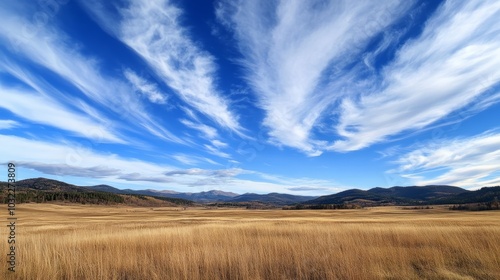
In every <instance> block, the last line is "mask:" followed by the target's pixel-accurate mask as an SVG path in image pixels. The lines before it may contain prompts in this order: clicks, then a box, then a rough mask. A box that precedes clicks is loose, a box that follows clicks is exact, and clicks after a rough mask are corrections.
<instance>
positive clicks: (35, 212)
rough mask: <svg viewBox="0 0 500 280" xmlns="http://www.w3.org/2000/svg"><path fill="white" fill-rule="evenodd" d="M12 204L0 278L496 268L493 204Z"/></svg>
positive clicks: (433, 274)
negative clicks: (479, 207) (458, 207)
mask: <svg viewBox="0 0 500 280" xmlns="http://www.w3.org/2000/svg"><path fill="white" fill-rule="evenodd" d="M17 208H18V209H17V212H16V215H17V217H18V221H17V223H16V224H17V227H16V230H17V233H16V245H17V264H16V272H10V271H8V270H7V264H6V261H5V260H6V257H5V256H6V253H7V252H8V248H7V246H8V244H7V242H6V240H7V236H8V232H7V229H8V228H7V227H6V226H2V227H1V230H0V238H3V239H5V240H4V241H2V242H0V252H2V253H1V254H2V256H4V257H3V258H2V268H1V269H2V271H1V272H0V278H2V279H33V280H34V279H50V280H54V279H162V280H163V279H186V280H193V279H210V280H214V279H500V211H482V212H465V211H450V210H448V209H447V208H444V207H435V208H434V209H401V208H398V207H376V208H370V209H356V210H287V211H285V210H245V209H211V210H209V209H201V208H198V209H189V208H188V209H187V210H183V209H182V208H173V207H165V208H144V207H143V208H140V207H135V208H134V207H124V206H119V207H118V206H117V207H110V206H95V205H57V204H20V205H18V206H17ZM0 219H1V220H2V221H4V223H5V225H7V224H8V223H7V210H6V209H4V210H2V211H1V213H0Z"/></svg>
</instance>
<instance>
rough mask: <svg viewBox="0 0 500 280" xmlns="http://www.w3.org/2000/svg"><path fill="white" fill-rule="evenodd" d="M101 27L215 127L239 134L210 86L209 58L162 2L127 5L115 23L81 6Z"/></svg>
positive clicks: (92, 6)
mask: <svg viewBox="0 0 500 280" xmlns="http://www.w3.org/2000/svg"><path fill="white" fill-rule="evenodd" d="M82 4H84V6H85V7H87V11H88V12H89V13H90V14H91V15H92V16H93V17H94V18H95V19H96V21H97V22H98V23H99V24H101V26H102V27H103V28H104V29H105V30H106V31H108V32H110V33H111V34H112V35H114V36H116V37H117V38H118V39H119V40H121V41H122V42H123V43H125V44H126V45H127V46H129V47H130V48H131V49H132V50H134V51H135V52H136V53H137V54H139V55H140V56H141V57H142V58H143V59H144V60H145V61H146V62H147V63H148V64H149V65H150V67H151V68H152V69H153V70H154V71H155V73H156V74H157V75H158V77H159V78H161V80H162V81H163V82H165V84H166V85H168V86H169V87H170V88H172V89H173V90H174V91H175V93H176V94H177V95H178V96H179V97H180V98H181V99H182V100H183V101H184V102H186V103H187V104H189V105H190V106H191V107H193V108H195V109H196V110H197V111H199V112H201V113H202V114H204V115H206V116H208V117H209V118H211V119H212V120H214V121H215V122H216V123H217V124H219V125H220V126H222V127H224V128H228V129H230V130H232V131H234V132H236V133H238V134H241V132H242V128H241V127H240V125H239V123H238V117H237V116H236V115H235V114H234V113H233V112H231V111H230V109H229V106H230V104H229V101H228V100H227V99H225V98H224V97H223V96H222V94H221V93H220V91H219V90H218V89H217V86H216V81H215V80H216V79H215V78H214V76H215V72H216V64H215V61H214V57H212V56H211V55H210V54H208V53H207V52H205V51H203V50H201V49H200V48H199V47H198V46H197V45H196V43H195V42H194V41H193V40H192V39H190V36H189V34H188V30H187V29H186V28H185V27H184V26H182V24H181V20H180V16H181V14H182V12H181V10H179V9H178V8H177V7H175V6H174V5H173V4H172V3H170V2H169V1H166V0H155V1H134V0H132V1H129V2H128V5H127V7H125V8H120V9H119V11H120V13H121V21H120V20H118V19H116V18H114V19H113V18H112V17H110V16H109V13H108V12H107V11H105V10H104V8H103V6H102V5H101V4H100V3H99V2H96V1H93V2H92V3H90V2H88V1H85V2H82Z"/></svg>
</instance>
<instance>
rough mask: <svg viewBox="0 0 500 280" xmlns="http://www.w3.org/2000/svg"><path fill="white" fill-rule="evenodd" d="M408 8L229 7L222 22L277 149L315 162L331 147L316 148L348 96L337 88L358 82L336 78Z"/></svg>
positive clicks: (222, 9)
mask: <svg viewBox="0 0 500 280" xmlns="http://www.w3.org/2000/svg"><path fill="white" fill-rule="evenodd" d="M274 3H276V5H274ZM407 3H408V4H399V3H398V2H397V1H384V2H383V3H375V2H373V1H356V2H349V1H327V2H321V3H316V2H315V4H314V3H313V2H310V1H309V2H307V1H306V2H304V1H275V2H274V1H273V2H270V1H223V2H221V4H220V5H219V6H218V8H217V12H216V14H217V15H218V17H219V19H220V21H221V22H222V23H223V24H225V25H226V26H229V27H230V28H231V29H232V31H233V32H234V34H235V37H236V39H237V40H238V45H239V49H240V51H241V53H242V55H243V60H242V61H241V64H242V65H243V66H244V67H245V68H246V69H247V74H246V78H247V80H248V82H249V84H250V85H251V86H252V87H253V89H254V92H255V93H256V94H257V96H258V98H259V101H260V102H259V103H260V104H259V105H260V107H261V108H263V109H264V110H265V111H266V117H265V119H264V125H265V126H266V127H268V128H269V135H270V136H271V140H272V142H274V143H275V144H277V145H285V146H289V147H293V148H296V149H299V150H301V151H303V152H305V153H307V154H309V155H312V156H314V155H319V154H321V153H322V151H323V150H324V149H325V147H326V145H327V142H326V141H320V140H315V139H314V137H313V135H312V134H313V133H312V130H313V128H314V127H315V125H318V122H319V120H320V117H321V116H322V114H323V113H324V112H325V110H326V109H327V108H328V107H329V106H331V105H332V104H334V103H335V102H336V101H337V100H338V99H339V98H341V97H342V96H343V94H342V92H341V91H340V84H339V83H338V82H337V80H338V79H344V80H348V79H350V77H349V75H344V77H338V76H332V75H333V74H334V73H335V72H336V69H341V68H342V67H343V66H344V65H346V64H348V63H352V62H351V61H349V59H353V58H356V55H359V52H360V51H361V49H362V48H363V46H364V45H366V44H367V43H368V41H369V40H370V39H371V38H372V37H373V36H374V35H376V34H377V33H379V32H380V31H381V30H382V29H383V28H385V27H387V26H388V25H390V24H391V23H392V22H394V21H395V20H397V19H398V16H400V15H398V14H397V12H401V11H404V10H406V9H407V8H408V7H409V6H411V1H408V2H407ZM387 14H390V15H391V16H390V17H389V16H387ZM372 23H375V24H372Z"/></svg>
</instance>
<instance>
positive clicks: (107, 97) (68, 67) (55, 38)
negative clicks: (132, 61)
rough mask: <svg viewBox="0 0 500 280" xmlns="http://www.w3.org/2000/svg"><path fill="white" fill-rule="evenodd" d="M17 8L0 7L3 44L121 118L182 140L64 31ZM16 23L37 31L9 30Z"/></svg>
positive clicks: (159, 133) (168, 136)
mask: <svg viewBox="0 0 500 280" xmlns="http://www.w3.org/2000/svg"><path fill="white" fill-rule="evenodd" d="M18 8H19V7H17V6H16V7H10V6H9V5H6V6H4V7H2V8H1V9H0V16H1V17H2V24H1V25H0V41H2V42H3V43H4V46H6V47H9V46H10V51H11V52H13V53H15V54H16V55H18V56H22V57H24V58H25V59H27V60H28V61H30V62H32V63H35V64H38V65H40V66H42V67H44V68H46V69H47V70H50V71H51V72H53V73H55V74H57V75H58V76H59V77H60V78H61V79H64V80H66V81H67V82H69V83H70V84H71V85H72V86H74V87H75V88H76V89H78V91H79V92H81V93H83V94H84V95H85V96H86V97H87V98H89V99H90V100H92V101H93V102H95V103H96V104H99V106H102V107H104V108H107V109H109V110H110V111H111V112H114V113H115V114H116V115H118V116H119V117H120V118H121V119H123V120H132V121H131V123H134V124H138V128H139V129H141V130H144V129H145V130H146V131H148V132H149V133H151V134H153V135H155V136H157V137H160V138H162V139H164V140H168V141H172V142H176V143H183V141H182V140H181V139H179V138H178V137H176V136H175V135H173V134H172V133H170V132H169V131H168V130H166V129H165V128H164V127H163V126H162V125H161V124H159V123H157V122H156V121H155V120H154V119H153V118H152V117H151V116H150V115H149V114H148V113H147V111H146V110H144V108H143V106H142V102H141V101H140V99H139V97H138V96H136V95H135V94H134V90H133V89H132V88H131V87H130V86H128V85H127V83H125V82H123V81H121V80H119V79H115V78H113V77H109V76H107V75H105V74H103V73H102V72H101V69H100V67H99V63H98V62H97V61H96V60H95V59H94V58H91V57H87V56H84V55H82V54H81V53H80V52H79V49H78V47H77V46H76V44H73V43H72V42H71V41H70V40H69V39H68V37H67V36H66V35H65V34H63V33H62V32H60V31H58V30H57V28H54V27H53V26H51V25H50V24H46V25H43V26H38V25H35V24H33V23H30V22H29V21H28V19H27V18H26V17H23V16H22V13H18V11H17V10H16V9H18ZM19 26H23V27H24V29H26V30H35V31H36V32H33V33H30V36H26V34H23V32H12V30H17V28H18V27H19ZM24 29H23V30H24ZM12 42H15V45H13V44H12ZM3 60H4V66H5V65H6V63H5V59H3Z"/></svg>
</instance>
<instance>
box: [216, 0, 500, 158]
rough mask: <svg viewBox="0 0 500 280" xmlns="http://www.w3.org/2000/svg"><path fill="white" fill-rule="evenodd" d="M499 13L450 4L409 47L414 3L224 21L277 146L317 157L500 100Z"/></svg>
mask: <svg viewBox="0 0 500 280" xmlns="http://www.w3.org/2000/svg"><path fill="white" fill-rule="evenodd" d="M499 6H500V4H499V3H498V1H494V0H491V1H481V2H474V3H473V2H470V3H468V2H461V1H446V2H445V3H444V4H443V5H442V6H441V7H439V8H438V9H437V10H436V11H435V12H434V14H433V15H432V16H431V17H430V18H429V20H428V21H427V22H426V23H425V25H423V31H422V33H421V34H415V35H414V37H413V38H411V39H409V40H407V41H401V40H403V39H402V38H406V37H407V36H406V37H404V36H403V35H405V34H406V33H407V32H409V30H410V28H409V26H408V25H407V26H403V27H395V24H396V23H397V22H398V20H399V19H401V18H402V17H405V16H407V17H410V16H411V15H412V14H413V13H417V12H418V9H417V8H418V6H417V4H416V3H415V2H414V1H384V2H383V3H382V4H381V3H375V2H373V1H356V2H349V1H323V2H321V3H319V2H300V1H298V2H297V1H273V2H270V1H221V2H220V3H219V5H218V6H217V10H216V15H217V16H218V18H219V21H220V22H221V23H222V24H223V25H225V26H226V27H228V28H229V29H230V30H231V31H232V32H233V34H234V36H235V38H236V40H237V42H238V47H239V50H240V52H241V54H242V59H241V60H240V63H241V65H242V66H243V67H245V69H246V70H247V72H246V79H247V81H248V83H249V84H250V85H251V86H252V88H253V90H254V92H255V94H256V95H257V97H258V99H259V106H260V107H261V108H262V109H264V110H265V112H266V116H265V119H264V120H263V124H264V125H265V126H266V127H267V128H268V129H269V136H270V140H271V142H272V143H274V144H276V145H278V146H288V147H292V148H295V149H298V150H300V151H302V152H304V153H306V154H308V155H310V156H317V155H320V154H321V153H322V152H324V151H338V152H348V151H354V150H359V149H363V148H366V147H368V146H371V145H373V144H376V143H381V142H384V141H387V140H390V139H391V138H392V137H395V136H399V134H401V133H407V132H413V131H416V130H418V129H423V128H426V127H429V126H430V125H433V124H436V123H438V122H439V121H441V120H443V119H444V118H445V117H447V116H449V115H450V114H452V113H454V112H456V111H457V110H459V109H461V108H464V107H465V106H467V105H471V104H474V106H473V107H474V108H470V113H471V114H472V113H476V112H478V111H480V110H483V109H485V108H486V107H487V106H491V105H492V104H494V103H495V102H498V100H499V98H498V92H493V93H492V92H489V93H488V90H489V89H491V88H493V87H494V86H495V85H497V84H498V82H499V81H500V70H499V69H500V56H498V49H500V35H499V34H500V32H499V30H500V26H499V25H500V24H499V23H498V20H497V18H498V17H499V16H500V7H499ZM412 8H415V9H412ZM457 30H459V31H458V32H457ZM379 37H382V39H380V40H379V39H377V38H379ZM377 40H378V41H377ZM405 40H406V39H405ZM373 42H375V43H373ZM370 44H374V45H370ZM393 48H394V50H392V49H393ZM388 50H391V51H392V52H394V56H393V58H391V59H390V60H387V58H385V59H386V61H383V60H380V57H381V56H382V55H386V53H387V51H388ZM376 61H383V65H375V64H376V63H375V62H376ZM320 135H321V136H320Z"/></svg>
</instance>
